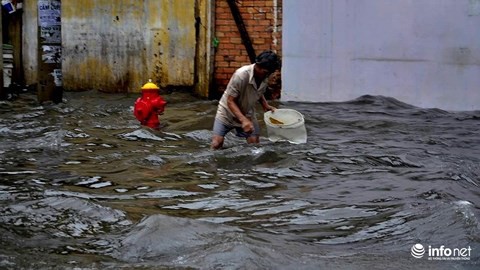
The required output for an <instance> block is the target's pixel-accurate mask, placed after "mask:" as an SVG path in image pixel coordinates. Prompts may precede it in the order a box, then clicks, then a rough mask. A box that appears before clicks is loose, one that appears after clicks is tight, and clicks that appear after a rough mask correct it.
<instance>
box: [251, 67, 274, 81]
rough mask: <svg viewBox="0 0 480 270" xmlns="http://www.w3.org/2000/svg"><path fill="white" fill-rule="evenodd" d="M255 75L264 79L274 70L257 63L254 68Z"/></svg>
mask: <svg viewBox="0 0 480 270" xmlns="http://www.w3.org/2000/svg"><path fill="white" fill-rule="evenodd" d="M254 72H255V73H254V76H255V78H257V79H260V80H264V79H265V78H266V77H268V76H270V74H272V72H271V71H270V70H268V69H266V68H264V67H261V66H259V65H255V69H254Z"/></svg>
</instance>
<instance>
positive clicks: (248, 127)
mask: <svg viewBox="0 0 480 270" xmlns="http://www.w3.org/2000/svg"><path fill="white" fill-rule="evenodd" d="M242 129H243V131H244V132H245V133H252V132H253V129H254V127H253V123H252V121H250V119H248V118H247V119H245V120H244V121H242Z"/></svg>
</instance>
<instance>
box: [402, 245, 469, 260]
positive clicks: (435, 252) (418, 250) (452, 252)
mask: <svg viewBox="0 0 480 270" xmlns="http://www.w3.org/2000/svg"><path fill="white" fill-rule="evenodd" d="M410 252H411V253H412V256H413V257H414V258H417V259H420V258H423V256H425V255H428V260H431V261H460V260H461V261H463V260H466V261H468V260H470V254H471V252H472V248H471V247H470V246H468V247H467V248H447V247H445V246H443V245H442V246H440V247H438V248H435V247H432V246H428V253H427V254H425V252H426V250H425V248H424V247H423V245H422V244H415V245H413V246H412V248H411V249H410Z"/></svg>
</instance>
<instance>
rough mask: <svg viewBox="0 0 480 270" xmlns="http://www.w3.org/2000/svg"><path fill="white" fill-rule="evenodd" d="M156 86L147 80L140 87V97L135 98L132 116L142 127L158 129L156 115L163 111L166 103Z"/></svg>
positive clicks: (158, 124)
mask: <svg viewBox="0 0 480 270" xmlns="http://www.w3.org/2000/svg"><path fill="white" fill-rule="evenodd" d="M159 89H160V88H158V86H157V85H155V84H154V83H152V80H148V83H146V84H145V85H143V87H142V96H141V97H139V98H137V101H135V106H134V108H133V114H134V115H135V117H136V118H137V119H138V120H139V121H140V123H141V124H142V125H144V126H147V127H150V128H153V129H159V128H160V121H159V120H158V115H160V114H162V113H163V111H164V110H165V106H166V105H167V102H166V101H165V100H164V99H163V98H162V97H161V96H160V94H159Z"/></svg>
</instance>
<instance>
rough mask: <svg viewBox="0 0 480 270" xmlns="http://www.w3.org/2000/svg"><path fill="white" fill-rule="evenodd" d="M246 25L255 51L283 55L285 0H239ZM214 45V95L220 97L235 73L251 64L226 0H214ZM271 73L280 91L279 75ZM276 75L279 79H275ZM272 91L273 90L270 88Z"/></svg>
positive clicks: (273, 86) (274, 84)
mask: <svg viewBox="0 0 480 270" xmlns="http://www.w3.org/2000/svg"><path fill="white" fill-rule="evenodd" d="M236 3H237V6H238V9H239V10H240V14H241V16H242V18H243V21H244V24H245V28H246V29H247V32H248V34H249V36H250V39H251V42H252V44H253V48H254V49H255V53H256V54H259V53H260V52H262V51H264V50H273V51H275V52H276V53H277V54H278V55H279V56H280V57H281V48H282V41H281V36H282V34H281V31H282V0H237V1H236ZM215 38H216V39H217V40H218V45H217V47H216V48H215V60H214V66H215V68H214V75H213V80H214V85H215V86H216V89H213V91H214V92H216V93H213V95H212V97H214V98H218V97H219V96H220V95H221V94H222V93H223V91H224V90H225V88H226V86H227V84H228V81H229V79H230V77H231V75H232V74H233V72H234V71H235V70H236V69H237V68H239V67H241V66H243V65H246V64H249V63H250V60H249V57H248V53H247V50H246V49H245V46H244V44H243V42H242V38H241V36H240V33H239V31H238V28H237V25H236V24H235V20H234V18H233V16H232V13H231V10H230V7H229V5H228V3H227V1H226V0H216V1H215ZM275 75H276V76H272V80H274V81H275V82H272V84H271V85H272V88H277V89H276V90H275V89H273V91H277V92H279V90H280V89H279V87H280V83H279V82H280V78H279V74H275ZM275 78H276V79H275ZM271 90H272V89H271Z"/></svg>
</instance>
